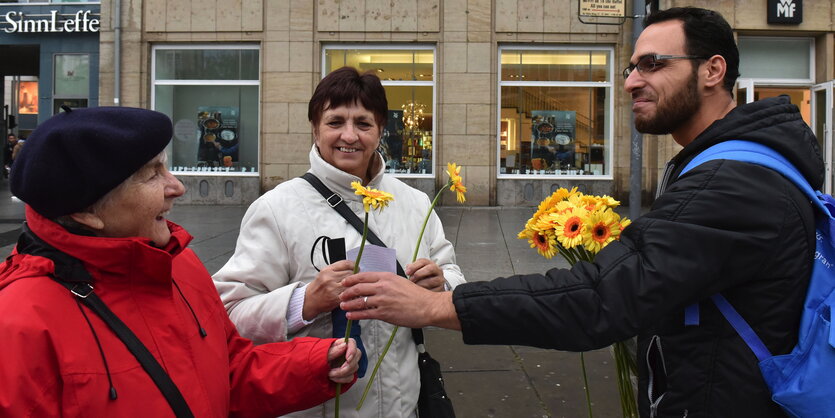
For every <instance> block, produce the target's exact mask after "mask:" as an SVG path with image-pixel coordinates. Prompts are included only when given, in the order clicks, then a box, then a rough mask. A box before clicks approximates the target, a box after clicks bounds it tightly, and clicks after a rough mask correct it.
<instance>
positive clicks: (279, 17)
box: [264, 0, 321, 40]
mask: <svg viewBox="0 0 835 418" xmlns="http://www.w3.org/2000/svg"><path fill="white" fill-rule="evenodd" d="M320 3H321V1H320ZM264 25H265V26H264V30H266V31H277V32H281V33H287V32H289V30H290V0H269V1H265V2H264ZM282 40H283V39H282Z"/></svg>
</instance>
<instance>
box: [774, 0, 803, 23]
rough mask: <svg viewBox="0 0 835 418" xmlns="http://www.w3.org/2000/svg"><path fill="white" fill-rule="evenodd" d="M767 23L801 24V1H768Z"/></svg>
mask: <svg viewBox="0 0 835 418" xmlns="http://www.w3.org/2000/svg"><path fill="white" fill-rule="evenodd" d="M768 23H783V24H790V25H799V24H801V23H803V0H768Z"/></svg>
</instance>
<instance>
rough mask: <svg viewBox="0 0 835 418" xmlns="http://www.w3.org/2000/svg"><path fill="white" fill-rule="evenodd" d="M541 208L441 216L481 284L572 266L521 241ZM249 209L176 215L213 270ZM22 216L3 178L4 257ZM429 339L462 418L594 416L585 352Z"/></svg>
mask: <svg viewBox="0 0 835 418" xmlns="http://www.w3.org/2000/svg"><path fill="white" fill-rule="evenodd" d="M534 210H535V208H497V207H489V208H488V207H457V206H447V207H441V208H439V209H438V210H437V212H438V215H439V216H440V218H441V221H442V222H443V224H444V230H445V232H446V235H447V239H449V240H450V241H451V242H452V243H453V244H455V251H456V255H457V258H458V264H459V265H460V266H461V269H462V271H463V272H464V275H465V277H466V278H467V280H468V281H482V280H490V279H493V278H496V277H504V276H510V275H513V274H525V273H537V272H544V271H546V270H547V269H549V268H553V267H568V264H567V263H566V262H565V261H563V260H562V259H560V258H559V257H554V258H553V259H551V260H546V259H545V258H543V257H541V256H540V255H539V254H537V253H536V251H535V250H533V249H531V248H529V246H528V244H527V242H526V241H522V240H519V239H517V238H516V234H517V233H518V232H519V231H520V230H521V229H522V228H523V227H524V223H525V221H526V220H527V219H528V218H529V217H530V216H531V215H532V214H533V211H534ZM245 211H246V207H245V206H195V205H179V206H175V207H174V209H173V210H172V211H171V215H170V216H169V218H170V219H171V220H172V221H173V222H176V223H178V224H180V225H182V226H183V227H185V228H186V229H187V230H188V231H189V232H190V233H191V234H192V235H193V236H194V240H193V241H192V244H191V248H192V249H194V251H195V252H196V253H197V255H198V256H199V257H200V259H201V260H202V261H203V263H204V264H205V265H206V268H207V270H208V271H209V272H210V273H214V272H216V271H217V270H218V269H220V267H222V266H223V264H224V263H225V262H226V260H227V259H228V258H229V257H230V256H231V255H232V252H233V251H234V249H235V241H236V239H237V236H238V229H239V227H240V222H241V218H242V217H243V215H244V213H245ZM23 213H24V210H23V204H22V203H21V202H20V201H19V200H17V199H15V198H13V197H12V196H11V194H10V192H9V190H8V181H6V180H3V181H0V253H2V254H8V253H9V252H10V251H11V250H12V248H13V246H14V243H15V242H16V239H17V235H18V233H19V230H20V223H21V222H22V221H23ZM624 213H626V212H625V211H624ZM507 314H508V315H513V312H512V311H508V312H507ZM425 334H426V339H427V350H428V351H429V352H430V353H431V354H432V356H433V357H434V358H436V359H437V360H438V361H439V362H440V363H441V367H442V371H443V373H444V379H445V381H446V388H447V393H448V394H449V395H450V398H451V399H452V402H453V405H454V406H455V411H456V414H457V416H458V417H461V418H469V417H508V418H516V417H519V418H523V417H531V418H533V417H571V418H574V417H577V418H582V417H586V416H588V409H587V406H586V396H585V392H584V390H583V388H584V384H583V377H582V372H581V366H580V355H579V354H578V353H567V352H560V351H555V350H546V349H540V348H532V347H523V346H514V345H497V346H471V345H465V344H464V343H463V341H462V338H461V334H460V333H458V332H456V331H449V330H442V329H428V330H427V331H426V333H425ZM584 357H585V365H586V371H587V375H588V381H589V388H590V393H591V402H592V410H593V413H594V416H596V417H616V416H620V401H619V399H618V391H617V384H616V380H615V378H616V375H615V368H614V360H613V359H612V356H611V354H610V352H609V349H608V348H605V349H601V350H595V351H591V352H588V353H585V355H584Z"/></svg>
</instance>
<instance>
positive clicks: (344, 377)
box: [328, 338, 362, 383]
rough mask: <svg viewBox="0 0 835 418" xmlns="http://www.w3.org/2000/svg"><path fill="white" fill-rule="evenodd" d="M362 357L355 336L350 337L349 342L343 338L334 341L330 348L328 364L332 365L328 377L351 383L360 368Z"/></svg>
mask: <svg viewBox="0 0 835 418" xmlns="http://www.w3.org/2000/svg"><path fill="white" fill-rule="evenodd" d="M360 357H362V354H361V353H360V351H359V350H357V342H356V341H354V339H353V338H349V339H348V342H347V343H346V342H345V340H344V339H342V338H340V339H338V340H336V341H334V342H333V344H331V348H330V349H328V364H329V365H330V367H331V369H330V370H329V371H328V378H329V379H330V380H331V381H333V382H334V383H351V382H352V381H353V380H354V373H356V372H357V369H359V360H360Z"/></svg>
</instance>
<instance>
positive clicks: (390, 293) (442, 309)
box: [340, 272, 461, 330]
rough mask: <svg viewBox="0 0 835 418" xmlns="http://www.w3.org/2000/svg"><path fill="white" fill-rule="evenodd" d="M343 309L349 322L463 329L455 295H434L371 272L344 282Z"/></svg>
mask: <svg viewBox="0 0 835 418" xmlns="http://www.w3.org/2000/svg"><path fill="white" fill-rule="evenodd" d="M342 284H343V285H344V286H345V287H346V288H347V289H346V290H345V291H344V292H342V295H341V296H340V298H341V299H342V303H341V304H340V307H341V308H342V309H344V310H346V311H349V312H348V319H380V320H383V321H386V322H389V323H392V324H395V325H400V326H405V327H411V328H422V327H425V326H436V327H442V328H449V329H455V330H460V329H461V323H460V322H459V321H458V315H457V314H456V312H455V306H454V305H453V304H452V292H433V291H431V290H427V289H425V288H423V287H420V286H418V285H416V284H414V283H412V282H411V281H409V280H403V278H402V277H400V276H397V275H395V274H392V273H380V272H368V273H359V274H355V275H352V276H349V277H348V278H346V279H345V280H343V281H342Z"/></svg>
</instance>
